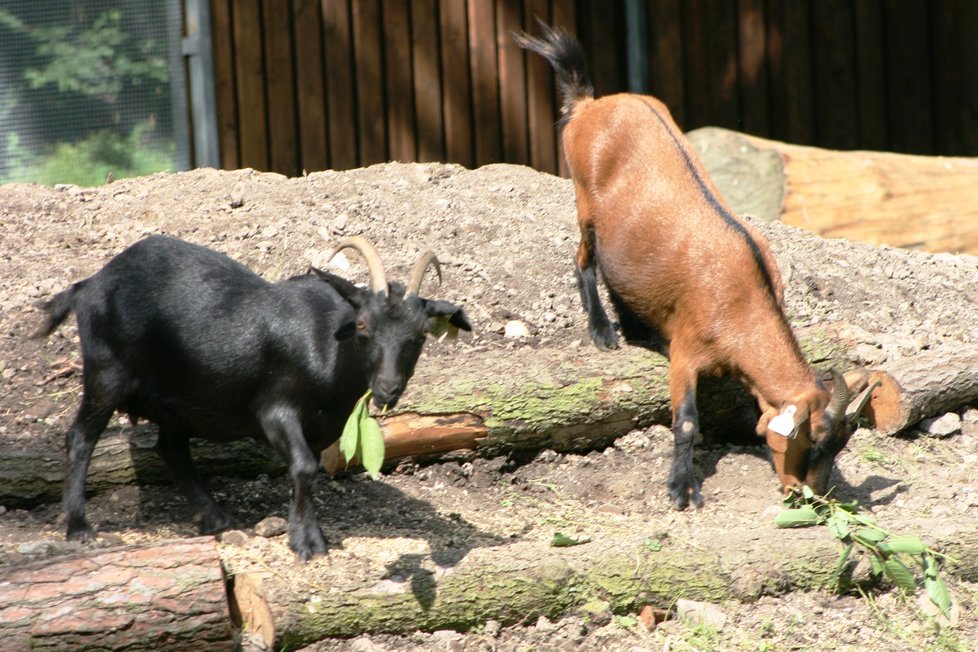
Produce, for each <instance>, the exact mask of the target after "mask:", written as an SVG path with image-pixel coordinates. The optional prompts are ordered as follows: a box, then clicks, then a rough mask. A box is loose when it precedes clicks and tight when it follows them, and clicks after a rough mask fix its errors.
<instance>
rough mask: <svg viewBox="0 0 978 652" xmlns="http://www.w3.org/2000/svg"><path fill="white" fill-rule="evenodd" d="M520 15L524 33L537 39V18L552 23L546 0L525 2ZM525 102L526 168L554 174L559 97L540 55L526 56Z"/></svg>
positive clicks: (545, 63) (528, 54) (550, 69)
mask: <svg viewBox="0 0 978 652" xmlns="http://www.w3.org/2000/svg"><path fill="white" fill-rule="evenodd" d="M524 13H525V16H524V23H525V24H526V26H527V29H528V32H529V33H530V34H534V35H537V36H539V35H540V27H539V26H538V25H537V19H538V18H539V19H540V20H542V21H543V22H545V23H546V24H548V25H551V23H552V21H553V19H552V17H551V15H550V5H549V3H548V2H547V0H527V2H526V3H525V5H524ZM551 26H552V25H551ZM526 103H527V113H528V116H527V118H528V120H529V134H528V135H529V138H530V165H531V166H532V167H533V168H535V169H537V170H540V171H541V172H549V173H550V174H556V173H557V171H558V169H557V150H556V148H555V147H554V123H555V122H556V120H557V117H558V115H559V113H560V98H558V97H556V92H555V89H554V76H553V69H552V68H551V66H550V64H549V63H547V60H546V59H544V58H543V57H541V56H540V55H538V54H533V53H530V52H527V53H526Z"/></svg>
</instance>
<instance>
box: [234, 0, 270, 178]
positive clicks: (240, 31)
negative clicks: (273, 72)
mask: <svg viewBox="0 0 978 652" xmlns="http://www.w3.org/2000/svg"><path fill="white" fill-rule="evenodd" d="M232 17H233V22H234V51H235V54H236V56H235V78H236V79H237V104H238V106H239V107H242V109H241V110H239V111H238V120H239V129H240V140H239V142H240V144H241V161H240V163H241V166H242V167H251V168H255V169H258V170H267V169H268V167H269V159H268V133H267V128H268V125H267V107H266V104H265V82H264V80H265V69H264V61H263V60H262V49H263V48H262V35H261V5H260V1H259V0H239V1H238V2H236V3H235V4H234V13H233V14H232Z"/></svg>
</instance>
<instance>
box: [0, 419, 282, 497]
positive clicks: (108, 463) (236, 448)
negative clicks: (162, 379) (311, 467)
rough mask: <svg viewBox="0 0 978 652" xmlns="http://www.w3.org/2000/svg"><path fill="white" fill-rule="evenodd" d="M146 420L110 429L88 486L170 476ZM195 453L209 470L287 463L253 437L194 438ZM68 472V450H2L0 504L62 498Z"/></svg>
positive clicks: (248, 472)
mask: <svg viewBox="0 0 978 652" xmlns="http://www.w3.org/2000/svg"><path fill="white" fill-rule="evenodd" d="M143 428H144V426H141V427H140V428H139V430H138V433H137V434H136V435H135V436H133V433H132V431H130V430H123V431H120V430H114V431H109V430H107V431H106V432H105V433H104V434H103V435H102V438H101V439H100V440H99V443H98V445H97V446H96V447H95V452H94V454H93V455H92V464H91V467H90V468H89V472H88V489H89V490H92V491H104V490H106V489H110V488H112V487H116V486H119V485H125V484H133V483H139V484H162V483H167V482H170V475H169V471H167V469H166V467H165V466H164V465H163V462H162V461H161V460H160V457H159V455H157V454H156V452H155V451H154V450H153V445H154V444H155V436H150V435H149V434H148V433H147V431H146V430H144V429H143ZM192 455H193V457H194V461H195V463H196V465H197V468H198V469H200V471H201V472H202V473H203V474H204V475H205V476H208V475H234V476H240V477H256V476H257V475H259V474H261V473H267V474H278V473H282V472H283V471H284V470H285V464H284V463H282V461H281V460H280V459H279V457H278V455H276V454H275V453H274V452H273V451H272V450H271V449H270V447H268V446H267V445H263V444H260V443H258V442H255V441H252V440H242V441H236V442H230V443H227V444H216V443H213V442H207V441H194V442H193V443H192ZM64 478H65V458H64V451H63V450H62V449H60V448H59V449H58V450H56V451H48V450H46V451H39V450H35V449H26V450H6V451H4V454H3V455H2V456H0V505H5V506H8V507H32V506H34V505H39V504H42V503H49V502H57V501H58V500H61V488H62V485H63V484H64Z"/></svg>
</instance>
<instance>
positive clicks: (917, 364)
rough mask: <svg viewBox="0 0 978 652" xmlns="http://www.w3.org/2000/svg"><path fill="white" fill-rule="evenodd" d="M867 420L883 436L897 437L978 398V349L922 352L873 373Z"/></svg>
mask: <svg viewBox="0 0 978 652" xmlns="http://www.w3.org/2000/svg"><path fill="white" fill-rule="evenodd" d="M873 381H878V382H879V383H880V386H879V387H877V388H876V390H875V391H874V392H873V397H872V400H871V401H870V404H869V409H868V410H867V416H868V417H869V419H870V421H871V422H872V423H873V424H874V427H875V428H876V430H878V431H879V432H881V433H884V434H888V435H892V434H896V433H898V432H900V431H902V430H905V429H906V428H909V427H910V426H913V425H914V424H916V423H918V422H919V421H921V420H922V419H925V418H927V417H930V416H934V415H938V414H943V413H945V412H948V411H951V410H954V409H956V408H959V407H961V406H963V405H966V404H968V403H970V402H971V401H973V400H975V397H978V347H976V346H974V345H971V346H964V345H955V346H954V347H950V346H944V347H937V348H935V349H931V350H929V351H922V352H920V353H918V354H917V355H915V356H913V357H911V358H904V359H901V360H896V361H894V362H892V363H890V364H888V365H887V366H886V368H885V369H883V370H878V371H876V372H874V373H873V375H872V377H871V382H873Z"/></svg>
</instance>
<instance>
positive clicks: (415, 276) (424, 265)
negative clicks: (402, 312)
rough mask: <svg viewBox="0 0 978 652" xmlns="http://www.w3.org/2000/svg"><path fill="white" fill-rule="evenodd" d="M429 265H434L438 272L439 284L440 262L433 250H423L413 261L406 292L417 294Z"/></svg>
mask: <svg viewBox="0 0 978 652" xmlns="http://www.w3.org/2000/svg"><path fill="white" fill-rule="evenodd" d="M429 265H434V266H435V271H436V272H437V273H438V283H439V284H441V263H439V262H438V259H437V258H436V257H435V254H434V252H432V251H425V252H423V253H422V254H421V255H420V256H418V259H417V260H416V261H414V267H413V268H412V269H411V279H410V280H409V281H408V284H407V291H406V294H417V293H418V292H419V291H420V290H421V281H423V280H424V274H425V272H427V271H428V266H429Z"/></svg>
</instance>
